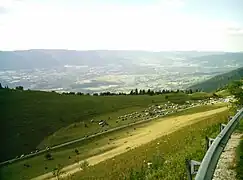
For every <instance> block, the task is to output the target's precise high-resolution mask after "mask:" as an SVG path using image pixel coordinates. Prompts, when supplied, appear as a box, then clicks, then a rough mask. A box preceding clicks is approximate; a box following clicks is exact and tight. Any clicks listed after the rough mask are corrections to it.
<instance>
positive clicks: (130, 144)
mask: <svg viewBox="0 0 243 180" xmlns="http://www.w3.org/2000/svg"><path fill="white" fill-rule="evenodd" d="M225 110H227V107H222V108H218V109H215V110H210V111H205V112H200V113H194V114H190V115H182V116H177V117H167V118H161V120H156V121H152V122H151V123H149V124H146V126H144V127H140V128H137V129H136V130H134V131H133V132H132V133H130V134H128V136H127V137H125V138H122V139H117V140H115V141H114V142H113V143H112V145H105V146H104V148H107V146H116V148H114V149H111V150H109V151H106V152H104V153H102V154H99V155H95V156H92V157H90V158H88V159H86V161H87V162H88V163H89V165H91V166H92V165H95V164H98V163H100V162H102V161H105V160H107V159H110V158H113V157H115V156H117V155H119V154H122V153H125V152H127V151H129V150H130V149H133V148H135V147H138V146H141V145H143V144H146V143H148V142H150V141H153V140H155V139H157V138H159V137H161V136H163V135H166V134H170V133H172V132H175V131H177V130H178V129H180V128H183V127H185V126H188V125H191V124H194V123H197V122H199V121H203V120H204V119H206V118H207V117H209V116H211V115H214V114H216V113H221V112H223V111H225ZM81 162H82V161H81ZM81 162H79V163H75V164H72V165H69V166H66V167H64V168H63V169H62V174H61V175H60V176H61V177H67V176H70V175H71V174H74V173H76V172H78V171H80V170H82V169H81V168H80V163H81ZM45 179H51V180H55V179H56V178H55V177H53V174H52V173H47V174H44V175H41V176H38V177H36V178H34V179H33V180H45Z"/></svg>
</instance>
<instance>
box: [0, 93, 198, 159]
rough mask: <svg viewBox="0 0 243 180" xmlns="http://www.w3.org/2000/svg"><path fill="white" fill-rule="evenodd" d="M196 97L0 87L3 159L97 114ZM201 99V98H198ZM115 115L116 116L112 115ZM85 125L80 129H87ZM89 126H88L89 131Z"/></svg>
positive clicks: (88, 120) (18, 153) (24, 150)
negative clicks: (82, 93)
mask: <svg viewBox="0 0 243 180" xmlns="http://www.w3.org/2000/svg"><path fill="white" fill-rule="evenodd" d="M193 98H194V96H191V95H187V94H184V93H171V94H166V95H164V94H163V95H156V96H148V95H134V96H132V95H131V96H125V95H120V96H86V95H82V96H79V95H61V94H58V93H54V92H41V91H21V90H11V89H0V109H1V112H2V113H1V133H2V138H3V140H2V145H1V147H4V148H1V150H0V155H1V156H0V161H3V160H6V159H10V158H13V157H15V156H17V155H18V156H19V155H21V154H25V153H29V152H31V151H33V150H35V148H36V147H37V146H38V145H39V144H40V143H41V141H43V140H44V138H45V137H47V136H49V135H51V134H53V133H54V132H55V131H57V130H58V129H60V128H62V127H66V126H68V125H70V124H72V123H74V122H88V123H89V122H90V120H91V119H92V118H94V117H97V116H99V117H100V116H102V115H104V117H107V118H108V116H110V113H111V114H112V113H114V112H115V113H118V115H119V112H120V111H121V113H123V114H124V112H129V111H134V108H137V109H139V108H146V107H148V105H150V104H157V103H162V102H167V101H168V100H170V101H171V102H177V103H180V102H185V101H187V100H190V99H193ZM196 99H198V97H196ZM111 117H112V115H111ZM116 117H117V114H116ZM84 129H85V128H84V127H82V128H80V131H83V130H84ZM87 130H88V129H86V131H87Z"/></svg>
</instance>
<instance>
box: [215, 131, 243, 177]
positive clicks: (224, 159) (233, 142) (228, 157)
mask: <svg viewBox="0 0 243 180" xmlns="http://www.w3.org/2000/svg"><path fill="white" fill-rule="evenodd" d="M241 137H242V134H236V133H235V134H232V135H231V138H230V139H229V141H228V143H227V145H226V147H225V149H224V152H223V153H222V154H221V156H220V159H219V161H218V164H217V167H216V170H215V172H214V177H213V180H235V179H236V178H235V176H236V172H235V170H234V167H235V155H236V154H235V153H236V148H237V146H238V145H239V143H240V140H241Z"/></svg>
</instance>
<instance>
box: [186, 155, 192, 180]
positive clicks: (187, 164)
mask: <svg viewBox="0 0 243 180" xmlns="http://www.w3.org/2000/svg"><path fill="white" fill-rule="evenodd" d="M186 172H187V177H188V180H192V174H191V161H190V160H189V159H186Z"/></svg>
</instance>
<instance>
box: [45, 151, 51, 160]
mask: <svg viewBox="0 0 243 180" xmlns="http://www.w3.org/2000/svg"><path fill="white" fill-rule="evenodd" d="M45 158H46V159H47V160H53V157H52V155H51V154H50V153H47V154H46V155H45Z"/></svg>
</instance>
